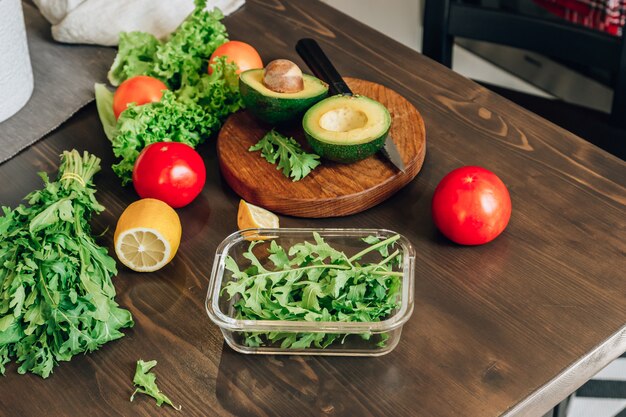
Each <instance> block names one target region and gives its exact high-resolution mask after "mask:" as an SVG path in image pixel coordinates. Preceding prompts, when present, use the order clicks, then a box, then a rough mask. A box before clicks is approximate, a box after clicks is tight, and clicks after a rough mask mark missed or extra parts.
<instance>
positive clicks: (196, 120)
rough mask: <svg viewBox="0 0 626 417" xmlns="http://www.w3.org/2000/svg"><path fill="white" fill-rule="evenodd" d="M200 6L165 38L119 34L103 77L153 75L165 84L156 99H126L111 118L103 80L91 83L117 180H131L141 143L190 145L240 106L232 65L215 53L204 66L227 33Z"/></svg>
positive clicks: (217, 18) (116, 80)
mask: <svg viewBox="0 0 626 417" xmlns="http://www.w3.org/2000/svg"><path fill="white" fill-rule="evenodd" d="M205 6H206V1H204V0H198V1H196V8H195V10H194V11H193V12H192V13H191V14H190V15H189V16H188V17H187V19H186V20H185V21H184V22H183V23H181V25H180V26H179V27H178V28H177V29H176V30H175V31H174V32H173V33H172V34H171V35H170V36H169V37H168V39H166V40H165V41H160V40H158V39H156V38H155V37H154V36H152V35H150V34H147V33H141V32H130V33H122V34H120V42H119V49H118V54H117V56H116V58H115V61H114V62H113V65H112V67H111V69H110V71H109V75H108V76H109V81H110V82H111V84H113V85H119V84H120V83H121V82H123V81H124V80H126V79H128V78H130V77H134V76H137V75H149V76H152V77H155V78H158V79H160V80H162V81H163V82H164V83H166V84H167V86H168V88H169V91H165V92H164V94H163V97H162V99H161V101H160V102H155V103H149V104H145V105H141V106H136V105H132V104H131V105H130V106H128V107H127V109H126V110H124V111H123V112H122V113H121V114H120V116H119V118H118V119H117V121H116V120H115V116H114V114H113V93H111V92H110V91H109V90H108V89H107V88H106V87H105V86H104V85H101V84H98V85H96V87H95V90H96V102H97V107H98V114H99V115H100V120H101V121H102V125H103V128H104V132H105V134H106V135H107V137H108V138H109V140H111V143H112V145H113V153H114V155H115V156H116V157H118V158H120V161H119V162H118V163H117V164H115V165H113V170H114V171H115V173H116V174H117V175H118V176H119V177H120V178H121V179H122V184H127V183H129V182H130V181H131V177H132V170H133V166H134V164H135V160H136V159H137V156H138V155H139V153H140V152H141V151H142V150H143V148H144V147H145V146H147V145H150V144H152V143H155V142H168V141H172V142H182V143H185V144H187V145H190V146H192V147H196V146H197V145H198V144H200V143H202V142H203V141H205V140H206V139H207V138H209V137H210V136H212V135H214V134H215V133H217V131H218V130H219V129H220V127H221V126H222V123H223V122H224V120H225V119H226V117H227V116H228V115H229V114H230V113H232V112H235V111H237V110H238V109H239V108H241V107H242V101H241V97H240V95H239V85H238V76H237V74H236V70H237V67H236V65H235V64H228V63H226V59H225V58H219V59H217V60H216V62H215V63H214V64H212V72H211V74H209V73H208V71H207V66H208V61H209V58H210V56H211V54H212V53H213V51H214V50H215V49H216V48H217V47H218V46H219V45H221V44H223V43H224V42H226V41H227V40H228V38H227V33H226V28H225V27H224V25H223V24H222V23H221V22H220V20H221V19H222V18H223V15H222V13H221V12H220V11H219V10H218V9H215V10H213V11H206V10H205Z"/></svg>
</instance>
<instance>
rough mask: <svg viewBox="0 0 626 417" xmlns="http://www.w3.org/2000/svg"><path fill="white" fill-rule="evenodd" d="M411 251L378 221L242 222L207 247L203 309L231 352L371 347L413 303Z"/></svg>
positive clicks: (350, 352)
mask: <svg viewBox="0 0 626 417" xmlns="http://www.w3.org/2000/svg"><path fill="white" fill-rule="evenodd" d="M414 262H415V253H414V250H413V247H412V246H411V244H410V242H409V241H408V240H407V239H406V238H405V237H403V236H401V235H399V234H397V233H395V232H392V231H389V230H382V229H317V230H314V229H247V230H243V231H239V232H236V233H233V234H232V235H230V236H228V237H227V238H226V239H225V240H224V241H223V242H222V243H221V244H220V245H219V247H218V248H217V253H216V255H215V261H214V264H213V271H212V274H211V280H210V283H209V290H208V295H207V299H206V310H207V313H208V315H209V317H210V318H211V320H212V321H213V322H214V323H216V324H217V325H218V326H219V327H220V329H221V331H222V334H223V335H224V339H225V340H226V343H227V344H228V345H229V346H230V347H231V348H233V349H234V350H236V351H238V352H241V353H256V354H300V355H343V356H379V355H384V354H386V353H389V352H391V351H392V350H393V349H394V348H395V347H396V345H397V344H398V342H399V340H400V335H401V333H402V326H403V325H404V323H405V322H406V321H407V320H408V319H409V317H410V316H411V313H412V312H413V286H414Z"/></svg>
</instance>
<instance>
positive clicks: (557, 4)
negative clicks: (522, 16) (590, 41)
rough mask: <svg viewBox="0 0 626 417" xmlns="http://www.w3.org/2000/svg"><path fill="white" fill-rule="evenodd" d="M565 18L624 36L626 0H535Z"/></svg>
mask: <svg viewBox="0 0 626 417" xmlns="http://www.w3.org/2000/svg"><path fill="white" fill-rule="evenodd" d="M534 2H535V3H537V4H539V5H540V6H542V7H543V8H545V9H547V10H549V11H550V12H552V13H554V14H556V15H558V16H561V17H563V18H564V19H566V20H568V21H570V22H573V23H577V24H580V25H583V26H586V27H589V28H592V29H597V30H601V31H604V32H607V33H610V34H611V35H615V36H622V28H623V27H624V23H625V22H626V0H534Z"/></svg>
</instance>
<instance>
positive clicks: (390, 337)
mask: <svg viewBox="0 0 626 417" xmlns="http://www.w3.org/2000/svg"><path fill="white" fill-rule="evenodd" d="M313 232H317V233H319V235H320V236H321V237H322V238H323V239H324V240H325V241H326V242H327V243H328V244H330V245H331V246H332V247H333V248H335V249H337V250H340V251H343V252H344V253H345V254H346V255H347V256H348V257H350V256H353V255H355V254H357V253H358V252H360V251H361V250H363V249H365V248H367V247H368V246H370V245H368V244H367V243H365V242H363V240H362V239H363V238H365V237H368V236H375V237H377V238H379V239H380V240H384V239H387V238H390V237H392V236H395V235H397V234H398V233H395V232H393V231H390V230H383V229H248V230H244V231H240V232H236V233H233V234H232V235H230V236H228V237H227V238H226V239H224V241H223V242H222V243H221V244H220V245H219V247H218V248H217V252H216V254H215V260H214V263H213V271H212V273H211V280H210V282H209V290H208V294H207V298H206V310H207V313H208V315H209V317H210V318H211V320H212V321H213V322H214V323H215V324H217V325H218V326H219V327H220V329H221V331H222V334H223V335H224V339H225V340H226V343H228V345H229V346H230V347H231V348H233V349H234V350H236V351H237V352H241V353H256V354H298V355H342V356H380V355H384V354H386V353H389V352H391V351H392V350H393V349H394V348H395V347H396V345H397V344H398V342H399V340H400V335H401V333H402V326H403V325H404V323H405V322H406V321H407V320H408V319H409V317H410V316H411V313H412V312H413V287H414V270H415V265H414V263H415V252H414V250H413V247H412V246H411V243H410V242H409V241H408V240H407V239H406V238H405V237H404V236H401V235H400V236H399V239H398V240H397V241H396V242H395V245H396V246H395V249H398V250H399V251H400V254H401V255H402V258H401V263H400V264H399V265H398V266H396V267H394V269H393V270H394V271H397V272H401V276H400V274H398V275H399V277H400V281H401V288H400V291H399V296H398V300H397V301H398V302H397V307H396V308H395V309H393V310H392V311H391V313H390V314H389V315H388V316H386V317H384V318H382V319H381V320H380V321H369V322H354V321H352V322H340V321H305V320H303V319H302V320H297V321H296V320H293V321H292V320H289V321H286V320H246V319H237V310H236V309H235V303H236V302H237V301H238V295H236V296H235V297H233V298H232V299H229V295H228V294H227V293H226V292H225V291H222V288H223V287H224V286H225V285H226V284H227V283H228V282H229V281H233V280H236V279H235V278H234V277H233V274H232V272H230V271H229V270H228V269H226V267H225V266H226V265H225V262H226V259H227V258H228V257H232V258H233V260H234V261H235V263H236V264H237V265H238V267H239V268H240V269H241V270H242V271H243V270H244V269H246V268H247V267H249V266H250V261H249V260H248V259H246V258H245V257H244V254H245V253H246V251H247V250H248V247H249V245H250V238H249V237H250V236H251V234H252V235H254V236H258V237H259V238H260V239H262V241H261V242H260V243H257V246H255V248H254V253H255V255H256V256H257V257H258V259H259V261H260V263H261V265H262V266H263V267H265V268H267V269H268V270H275V266H274V264H273V262H272V261H270V260H269V258H268V256H267V249H268V248H269V245H270V244H271V242H272V240H275V241H276V243H278V244H279V245H280V246H282V247H283V248H285V250H286V251H288V249H289V248H290V247H292V246H293V245H295V244H298V243H302V242H304V241H309V242H314V240H313ZM246 236H248V239H246ZM264 254H265V255H264ZM380 260H381V255H380V254H379V253H378V252H377V251H373V252H370V253H368V254H366V255H365V256H363V258H362V259H361V260H360V263H361V264H364V263H368V262H379V261H380ZM272 332H280V333H284V334H289V335H291V336H292V337H293V336H295V337H301V336H303V334H311V336H310V337H314V336H315V335H316V334H319V333H326V334H337V335H339V337H337V338H336V339H334V341H333V342H332V343H331V344H330V345H328V346H326V347H324V348H321V347H316V346H314V345H313V344H311V346H310V347H307V348H301V349H299V348H293V347H287V348H282V347H281V346H280V343H275V344H273V343H271V342H268V341H267V339H266V340H265V342H264V343H261V344H260V345H259V346H254V345H251V344H250V343H249V340H248V339H247V336H248V337H249V336H250V335H255V334H260V335H263V334H269V333H272ZM294 334H295V335H294Z"/></svg>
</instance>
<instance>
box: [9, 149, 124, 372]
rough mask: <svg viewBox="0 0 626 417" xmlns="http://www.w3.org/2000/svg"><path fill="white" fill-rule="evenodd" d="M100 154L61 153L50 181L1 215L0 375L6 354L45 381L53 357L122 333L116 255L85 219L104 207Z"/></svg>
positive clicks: (81, 350) (65, 355)
mask: <svg viewBox="0 0 626 417" xmlns="http://www.w3.org/2000/svg"><path fill="white" fill-rule="evenodd" d="M99 170H100V159H98V158H97V157H95V156H93V155H90V154H88V153H86V152H85V153H84V155H83V156H81V155H80V154H79V153H78V152H77V151H76V150H73V151H71V152H67V151H66V152H64V153H63V155H62V160H61V166H60V168H59V174H58V178H57V180H56V181H50V180H49V179H48V176H47V175H46V174H45V173H40V174H39V175H40V176H41V178H42V179H43V182H44V188H43V189H41V190H38V191H34V192H32V193H30V194H29V195H28V196H26V200H27V201H28V205H23V204H22V205H19V206H18V207H16V208H15V209H13V210H11V209H10V208H8V207H3V208H2V210H3V213H4V215H3V216H1V217H0V372H1V373H2V374H4V372H5V368H4V364H6V363H7V362H9V361H10V360H11V358H15V360H16V361H17V362H18V363H21V365H20V367H19V369H18V372H19V373H22V374H23V373H26V372H28V371H30V372H33V373H35V374H38V375H41V376H42V377H44V378H47V377H48V376H49V375H50V373H51V372H52V368H53V367H54V365H55V364H57V363H58V362H59V361H69V360H70V359H71V358H72V356H74V355H76V354H79V353H85V352H90V351H93V350H96V349H98V348H99V347H100V346H102V345H103V344H105V343H107V342H109V341H111V340H115V339H119V338H120V337H122V336H124V334H123V333H122V332H120V329H123V328H125V327H131V326H132V325H133V320H132V317H131V314H130V312H128V311H127V310H124V309H122V308H120V307H119V306H118V304H117V303H116V302H115V300H114V297H115V288H114V287H113V283H112V282H111V277H112V276H113V275H115V274H116V273H117V270H116V267H115V260H114V259H113V258H111V257H110V256H109V255H108V254H107V250H106V249H105V248H103V247H100V246H98V244H97V243H96V242H95V240H94V238H93V236H92V235H91V228H90V226H89V221H90V220H91V216H92V215H93V214H94V213H100V212H102V211H103V210H104V207H103V206H101V205H100V204H99V203H98V201H97V200H96V198H95V192H96V191H95V188H94V185H93V182H92V177H93V175H94V174H95V173H96V172H98V171H99Z"/></svg>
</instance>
